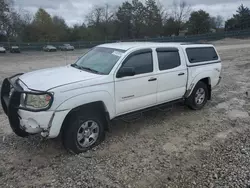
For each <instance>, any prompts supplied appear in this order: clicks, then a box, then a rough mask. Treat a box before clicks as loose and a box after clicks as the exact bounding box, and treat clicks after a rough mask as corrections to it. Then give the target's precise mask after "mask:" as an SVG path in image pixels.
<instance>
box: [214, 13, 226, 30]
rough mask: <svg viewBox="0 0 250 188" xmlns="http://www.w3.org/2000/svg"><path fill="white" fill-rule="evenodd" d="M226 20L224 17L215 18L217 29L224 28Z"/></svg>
mask: <svg viewBox="0 0 250 188" xmlns="http://www.w3.org/2000/svg"><path fill="white" fill-rule="evenodd" d="M223 23H224V19H223V17H222V16H220V15H218V16H216V18H215V26H216V28H217V29H219V28H222V27H223V26H224V24H223Z"/></svg>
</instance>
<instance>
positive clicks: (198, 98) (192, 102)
mask: <svg viewBox="0 0 250 188" xmlns="http://www.w3.org/2000/svg"><path fill="white" fill-rule="evenodd" d="M207 100H208V87H207V85H206V84H205V83H204V82H201V81H200V82H198V83H197V84H196V86H195V88H194V90H193V92H192V94H191V95H190V96H189V97H188V98H187V100H186V103H187V105H188V107H189V108H191V109H193V110H200V109H202V108H203V107H204V106H205V105H206V103H207Z"/></svg>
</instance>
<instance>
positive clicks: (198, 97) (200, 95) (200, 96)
mask: <svg viewBox="0 0 250 188" xmlns="http://www.w3.org/2000/svg"><path fill="white" fill-rule="evenodd" d="M205 96H206V93H205V90H204V89H203V88H199V89H198V90H197V92H196V94H195V102H196V104H198V105H201V104H202V103H203V102H204V100H205Z"/></svg>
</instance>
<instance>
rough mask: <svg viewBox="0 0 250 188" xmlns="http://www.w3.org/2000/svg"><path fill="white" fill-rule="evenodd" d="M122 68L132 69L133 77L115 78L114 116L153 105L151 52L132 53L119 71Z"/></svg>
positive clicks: (154, 100) (153, 83)
mask: <svg viewBox="0 0 250 188" xmlns="http://www.w3.org/2000/svg"><path fill="white" fill-rule="evenodd" d="M123 67H125V68H133V70H134V73H135V75H134V76H126V77H123V78H117V77H116V76H115V99H116V114H117V115H122V114H125V113H128V112H132V111H136V110H140V109H143V108H147V107H150V106H153V105H155V104H156V90H157V79H156V77H155V74H154V64H153V57H152V50H151V49H147V50H142V51H137V52H134V53H132V54H131V55H129V56H128V57H127V58H126V59H125V61H124V62H123V64H122V66H121V67H120V69H119V70H121V69H122V68H123ZM119 70H118V72H119Z"/></svg>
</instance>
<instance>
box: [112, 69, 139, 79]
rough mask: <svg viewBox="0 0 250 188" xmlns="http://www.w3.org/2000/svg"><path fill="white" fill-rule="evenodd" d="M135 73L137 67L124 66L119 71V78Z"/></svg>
mask: <svg viewBox="0 0 250 188" xmlns="http://www.w3.org/2000/svg"><path fill="white" fill-rule="evenodd" d="M134 75H135V69H134V68H133V67H122V68H121V69H120V70H119V72H118V73H117V75H116V77H117V78H123V77H126V76H134Z"/></svg>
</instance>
